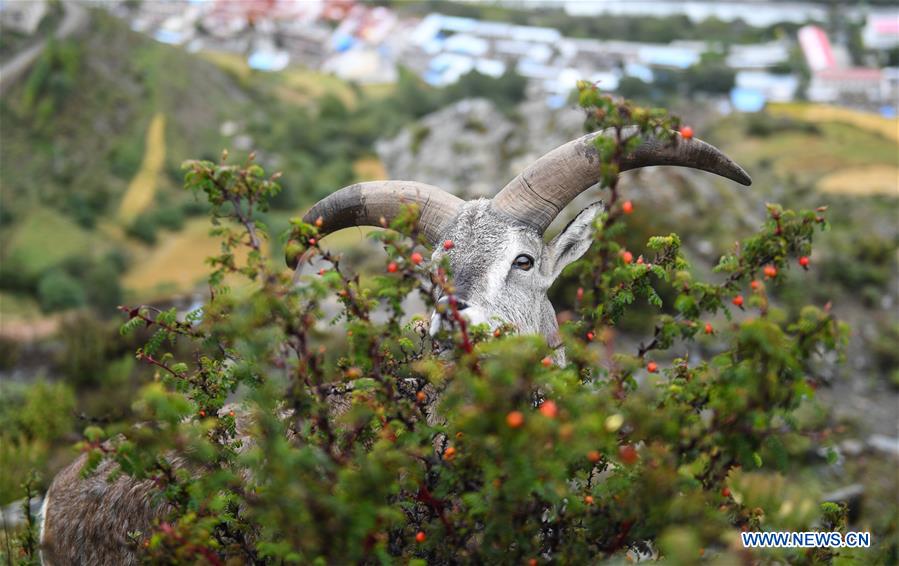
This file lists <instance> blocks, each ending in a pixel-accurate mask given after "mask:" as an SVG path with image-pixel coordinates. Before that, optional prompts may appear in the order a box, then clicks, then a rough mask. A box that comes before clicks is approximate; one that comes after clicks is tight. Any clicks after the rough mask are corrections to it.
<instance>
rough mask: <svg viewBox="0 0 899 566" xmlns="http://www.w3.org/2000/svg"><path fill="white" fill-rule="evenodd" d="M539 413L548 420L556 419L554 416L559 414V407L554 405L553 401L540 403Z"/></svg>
mask: <svg viewBox="0 0 899 566" xmlns="http://www.w3.org/2000/svg"><path fill="white" fill-rule="evenodd" d="M540 412H541V413H542V414H543V416H544V417H546V418H548V419H554V418H556V415H558V414H559V406H558V405H556V402H555V401H552V400H548V401H544V402H542V403H540Z"/></svg>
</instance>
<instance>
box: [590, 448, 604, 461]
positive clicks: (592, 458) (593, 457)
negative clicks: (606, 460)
mask: <svg viewBox="0 0 899 566" xmlns="http://www.w3.org/2000/svg"><path fill="white" fill-rule="evenodd" d="M600 458H602V454H600V453H599V450H591V451H589V452H587V459H588V460H590V461H591V462H593V463H594V464H595V463H597V462H599V460H600Z"/></svg>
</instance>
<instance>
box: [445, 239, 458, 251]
mask: <svg viewBox="0 0 899 566" xmlns="http://www.w3.org/2000/svg"><path fill="white" fill-rule="evenodd" d="M454 247H456V244H454V243H453V241H452V240H444V241H443V249H445V250H451V249H453V248H454Z"/></svg>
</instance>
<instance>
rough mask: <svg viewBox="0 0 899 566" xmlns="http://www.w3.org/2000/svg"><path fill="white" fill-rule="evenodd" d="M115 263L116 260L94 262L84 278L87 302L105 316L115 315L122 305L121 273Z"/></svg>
mask: <svg viewBox="0 0 899 566" xmlns="http://www.w3.org/2000/svg"><path fill="white" fill-rule="evenodd" d="M114 261H116V260H109V259H107V260H102V261H95V262H92V263H91V265H90V267H89V268H88V269H87V271H86V273H85V274H84V278H83V281H84V287H85V289H87V302H88V303H89V304H90V305H91V306H92V307H95V308H96V309H97V311H98V312H99V313H100V314H102V315H104V316H109V315H111V314H113V312H115V308H116V307H117V306H119V305H120V304H122V286H121V284H120V283H119V275H120V272H119V269H118V264H117V263H114Z"/></svg>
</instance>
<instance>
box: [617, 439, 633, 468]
mask: <svg viewBox="0 0 899 566" xmlns="http://www.w3.org/2000/svg"><path fill="white" fill-rule="evenodd" d="M618 457H619V458H621V461H622V462H624V463H625V464H627V465H631V464H634V463H636V462H637V449H636V448H634V447H633V446H631V445H630V444H627V445H625V446H621V447H620V448H618Z"/></svg>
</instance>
